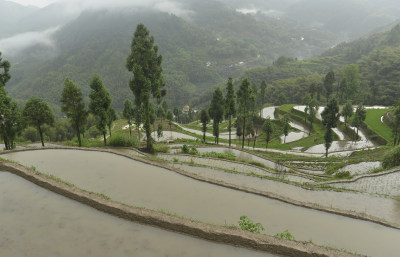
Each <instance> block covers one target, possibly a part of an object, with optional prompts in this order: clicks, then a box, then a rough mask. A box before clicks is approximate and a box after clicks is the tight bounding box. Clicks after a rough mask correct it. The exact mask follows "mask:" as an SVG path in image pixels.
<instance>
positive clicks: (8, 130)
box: [0, 52, 23, 150]
mask: <svg viewBox="0 0 400 257" xmlns="http://www.w3.org/2000/svg"><path fill="white" fill-rule="evenodd" d="M10 67H11V65H10V63H9V62H8V61H6V60H5V61H3V60H2V58H1V52H0V70H2V71H1V72H0V119H1V122H0V135H1V136H2V138H3V140H4V145H5V148H6V150H11V149H12V148H14V147H15V142H14V141H15V138H16V136H17V135H18V134H19V133H20V132H21V131H22V129H23V124H22V123H23V122H22V115H21V111H20V109H19V108H18V105H17V103H16V102H15V101H14V100H13V99H12V98H11V97H9V96H7V92H6V90H5V85H6V83H7V82H8V81H9V80H10V78H11V75H10V73H9V71H10Z"/></svg>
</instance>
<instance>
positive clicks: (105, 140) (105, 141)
mask: <svg viewBox="0 0 400 257" xmlns="http://www.w3.org/2000/svg"><path fill="white" fill-rule="evenodd" d="M103 138H104V145H107V139H106V132H105V131H103Z"/></svg>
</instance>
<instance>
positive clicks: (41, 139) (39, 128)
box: [38, 125, 44, 147]
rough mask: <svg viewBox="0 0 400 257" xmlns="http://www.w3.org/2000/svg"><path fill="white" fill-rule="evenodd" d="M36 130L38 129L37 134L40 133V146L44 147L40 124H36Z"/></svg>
mask: <svg viewBox="0 0 400 257" xmlns="http://www.w3.org/2000/svg"><path fill="white" fill-rule="evenodd" d="M38 130H39V135H40V141H41V142H42V147H44V142H43V131H42V128H41V127H40V125H39V126H38Z"/></svg>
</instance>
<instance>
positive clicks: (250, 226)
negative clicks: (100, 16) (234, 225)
mask: <svg viewBox="0 0 400 257" xmlns="http://www.w3.org/2000/svg"><path fill="white" fill-rule="evenodd" d="M238 223H239V227H240V229H242V230H247V231H250V232H254V233H258V234H260V232H261V231H263V230H264V227H263V226H262V225H261V223H254V222H253V221H252V220H251V219H249V217H247V216H245V215H243V216H241V217H240V220H239V221H238Z"/></svg>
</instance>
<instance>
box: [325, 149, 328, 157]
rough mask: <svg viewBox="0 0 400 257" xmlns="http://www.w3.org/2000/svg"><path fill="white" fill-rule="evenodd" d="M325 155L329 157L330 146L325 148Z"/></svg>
mask: <svg viewBox="0 0 400 257" xmlns="http://www.w3.org/2000/svg"><path fill="white" fill-rule="evenodd" d="M325 157H326V158H328V148H325Z"/></svg>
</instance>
